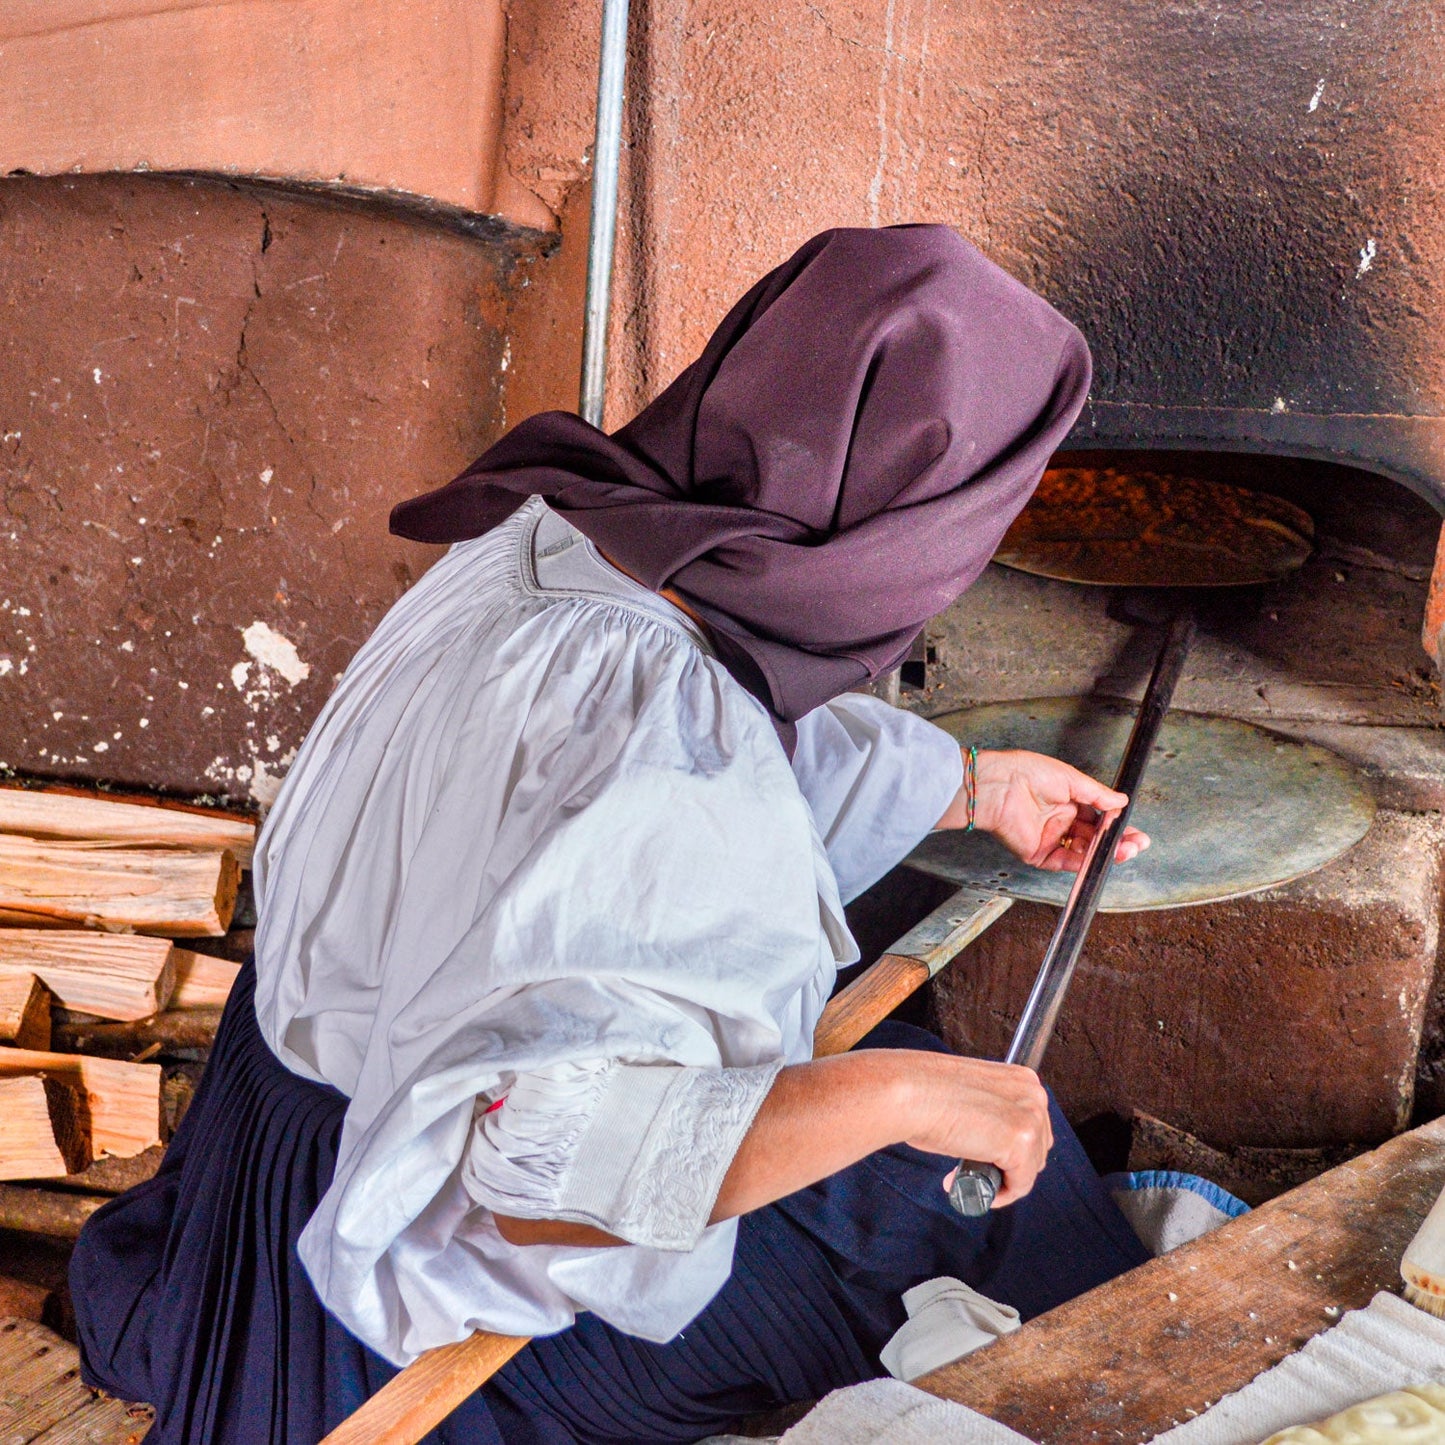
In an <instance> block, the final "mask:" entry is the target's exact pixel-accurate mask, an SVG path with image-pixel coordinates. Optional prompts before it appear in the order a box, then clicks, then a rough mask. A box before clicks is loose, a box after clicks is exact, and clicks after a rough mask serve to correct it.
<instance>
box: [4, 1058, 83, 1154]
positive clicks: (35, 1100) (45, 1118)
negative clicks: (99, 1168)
mask: <svg viewBox="0 0 1445 1445" xmlns="http://www.w3.org/2000/svg"><path fill="white" fill-rule="evenodd" d="M87 1114H88V1111H87V1109H86V1104H85V1099H84V1098H83V1097H82V1095H81V1093H80V1091H79V1090H78V1089H75V1088H72V1087H71V1086H70V1085H69V1084H63V1083H61V1082H60V1080H58V1079H51V1078H45V1077H43V1076H42V1075H39V1074H31V1075H28V1076H27V1077H24V1078H18V1079H0V1179H63V1178H64V1177H65V1176H66V1175H67V1174H71V1173H74V1172H75V1170H77V1169H83V1168H84V1167H85V1166H86V1165H87V1164H88V1163H90V1159H91V1150H90V1128H89V1119H88V1117H87Z"/></svg>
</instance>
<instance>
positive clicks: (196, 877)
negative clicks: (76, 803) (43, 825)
mask: <svg viewBox="0 0 1445 1445" xmlns="http://www.w3.org/2000/svg"><path fill="white" fill-rule="evenodd" d="M240 881H241V870H240V868H239V867H237V865H236V859H235V856H234V854H231V853H226V852H220V853H217V852H214V851H205V852H202V851H198V850H192V849H181V848H128V847H117V846H113V845H108V844H92V843H83V842H76V841H74V840H71V839H60V840H58V841H54V842H47V841H45V840H44V839H36V838H27V837H23V836H21V835H20V834H18V833H0V923H14V924H20V925H26V924H28V925H30V926H31V927H42V928H43V927H51V928H54V927H67V926H70V927H74V926H77V925H79V926H83V927H87V928H108V929H112V930H116V929H118V930H123V931H127V932H129V931H134V932H136V933H153V934H164V935H166V936H174V937H177V938H181V937H195V936H198V935H215V934H221V933H224V932H225V931H226V929H227V928H228V927H229V926H230V923H231V912H232V910H233V909H234V907H235V904H236V889H237V887H238V886H239V885H240Z"/></svg>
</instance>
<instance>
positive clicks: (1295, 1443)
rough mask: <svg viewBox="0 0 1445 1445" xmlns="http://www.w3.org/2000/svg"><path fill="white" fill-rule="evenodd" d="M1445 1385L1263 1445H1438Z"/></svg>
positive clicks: (1444, 1423) (1396, 1396) (1394, 1394)
mask: <svg viewBox="0 0 1445 1445" xmlns="http://www.w3.org/2000/svg"><path fill="white" fill-rule="evenodd" d="M1441 1442H1445V1385H1410V1386H1408V1387H1407V1388H1405V1389H1403V1390H1392V1391H1391V1392H1390V1393H1389V1394H1388V1395H1376V1396H1375V1397H1374V1399H1372V1400H1365V1401H1363V1402H1362V1403H1361V1404H1358V1405H1351V1406H1350V1408H1349V1409H1348V1410H1341V1411H1340V1412H1339V1414H1338V1415H1331V1416H1330V1417H1329V1419H1328V1420H1321V1421H1320V1422H1319V1423H1318V1424H1315V1425H1291V1426H1290V1427H1289V1429H1288V1430H1278V1431H1276V1432H1275V1433H1274V1434H1273V1435H1271V1436H1270V1437H1269V1439H1268V1440H1266V1441H1265V1442H1264V1445H1441Z"/></svg>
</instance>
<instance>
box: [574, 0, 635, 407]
mask: <svg viewBox="0 0 1445 1445" xmlns="http://www.w3.org/2000/svg"><path fill="white" fill-rule="evenodd" d="M627 3H628V0H602V61H601V64H600V65H599V67H598V70H597V134H596V137H595V139H594V141H593V145H592V220H591V228H590V230H589V232H588V237H587V302H586V310H585V314H584V318H583V324H582V387H581V402H580V405H579V406H578V410H579V411H580V412H581V414H582V418H583V420H584V421H590V422H591V423H592V425H593V426H597V427H600V426H601V425H602V403H603V395H604V392H605V389H606V385H607V318H608V314H609V312H610V310H611V302H612V252H613V249H614V245H615V243H616V239H617V171H618V163H619V161H620V159H621V155H622V82H623V79H624V77H625V75H626V73H627Z"/></svg>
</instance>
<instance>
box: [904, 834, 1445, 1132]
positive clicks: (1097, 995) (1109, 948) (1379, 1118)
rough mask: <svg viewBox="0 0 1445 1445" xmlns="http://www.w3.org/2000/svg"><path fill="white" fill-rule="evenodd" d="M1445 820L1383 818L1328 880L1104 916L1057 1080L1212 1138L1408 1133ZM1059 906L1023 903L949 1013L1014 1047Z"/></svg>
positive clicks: (942, 1021)
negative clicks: (1184, 905)
mask: <svg viewBox="0 0 1445 1445" xmlns="http://www.w3.org/2000/svg"><path fill="white" fill-rule="evenodd" d="M1442 853H1445V820H1442V819H1441V818H1440V817H1438V816H1436V815H1411V814H1406V813H1399V812H1390V811H1382V812H1381V813H1380V814H1379V815H1378V816H1377V819H1376V822H1375V825H1374V827H1373V828H1372V829H1371V831H1370V832H1369V834H1367V836H1366V837H1365V839H1364V840H1363V841H1362V842H1361V843H1360V844H1359V845H1358V846H1357V847H1356V848H1355V849H1353V850H1352V851H1351V852H1350V853H1348V854H1346V855H1345V856H1344V857H1343V858H1340V859H1338V860H1337V861H1336V862H1334V863H1332V864H1330V865H1329V866H1328V867H1326V868H1323V869H1321V870H1320V871H1319V872H1318V873H1315V874H1312V875H1310V876H1309V877H1307V878H1303V879H1299V880H1297V881H1295V882H1293V883H1290V884H1287V885H1285V886H1283V887H1280V888H1275V889H1271V890H1269V891H1267V892H1264V893H1260V894H1256V895H1254V896H1252V897H1248V898H1242V899H1236V900H1232V901H1230V902H1226V903H1218V904H1208V905H1204V906H1201V907H1196V908H1184V909H1178V910H1170V911H1166V912H1161V913H1139V914H1114V915H1108V916H1101V917H1099V918H1097V919H1096V920H1095V922H1094V926H1093V929H1092V930H1091V932H1090V935H1089V940H1088V943H1087V944H1086V946H1085V949H1084V954H1083V958H1082V960H1081V962H1080V965H1079V972H1078V974H1077V976H1076V978H1075V980H1074V984H1073V987H1072V990H1071V992H1070V995H1069V997H1068V1000H1067V1001H1066V1003H1065V1006H1064V1011H1063V1014H1062V1016H1061V1018H1060V1021H1059V1026H1058V1031H1057V1033H1056V1035H1055V1037H1054V1040H1053V1043H1052V1044H1051V1046H1050V1051H1049V1055H1048V1058H1047V1060H1046V1061H1045V1065H1044V1069H1043V1075H1044V1078H1045V1081H1046V1082H1047V1083H1049V1084H1050V1085H1051V1086H1052V1087H1053V1089H1054V1090H1055V1091H1056V1092H1057V1094H1058V1095H1059V1098H1060V1100H1061V1102H1062V1104H1063V1106H1064V1109H1065V1111H1066V1112H1067V1113H1068V1114H1069V1115H1070V1116H1071V1117H1072V1118H1074V1119H1076V1120H1081V1119H1085V1118H1088V1117H1090V1116H1092V1115H1094V1114H1098V1113H1102V1112H1113V1113H1118V1114H1120V1115H1124V1116H1127V1115H1129V1114H1130V1112H1131V1111H1133V1110H1135V1109H1140V1110H1143V1111H1145V1112H1147V1113H1149V1114H1153V1115H1155V1116H1157V1117H1158V1118H1161V1119H1164V1120H1166V1121H1167V1122H1169V1123H1170V1124H1173V1125H1175V1126H1176V1127H1178V1128H1181V1129H1186V1130H1188V1131H1189V1132H1190V1133H1192V1134H1195V1135H1197V1136H1198V1137H1200V1138H1201V1139H1204V1140H1205V1141H1207V1142H1208V1143H1210V1144H1213V1145H1215V1146H1216V1147H1224V1148H1228V1147H1232V1146H1237V1145H1253V1146H1264V1147H1276V1148H1308V1147H1318V1146H1327V1145H1331V1144H1336V1143H1355V1144H1359V1143H1365V1142H1372V1141H1377V1140H1379V1139H1383V1138H1385V1137H1386V1136H1387V1135H1389V1134H1391V1133H1392V1132H1394V1131H1396V1130H1398V1129H1400V1128H1402V1127H1404V1125H1405V1124H1406V1123H1407V1122H1408V1120H1409V1118H1410V1114H1411V1108H1412V1104H1413V1100H1414V1092H1415V1081H1416V1068H1417V1062H1418V1056H1419V1053H1420V1048H1421V1038H1422V1032H1423V1029H1424V1025H1425V1020H1426V1013H1427V1004H1428V1002H1429V996H1430V991H1431V985H1432V981H1433V978H1434V972H1435V954H1436V946H1437V940H1438V935H1439V924H1438V911H1439V897H1440V882H1441V858H1442ZM1056 916H1057V914H1056V912H1055V910H1054V909H1052V908H1049V907H1047V906H1045V905H1042V904H1027V903H1018V904H1015V906H1014V907H1013V909H1012V910H1010V912H1009V913H1008V914H1007V915H1006V916H1005V917H1004V918H1003V919H1001V920H1000V921H999V922H998V923H997V924H995V925H994V927H993V928H992V929H991V930H990V931H989V932H988V933H987V934H985V935H984V936H983V937H982V938H981V939H979V941H978V942H977V943H976V944H975V945H974V946H973V948H972V949H970V950H969V953H968V954H967V955H965V956H964V957H963V958H961V959H960V960H959V961H958V963H957V964H956V965H955V967H954V968H953V969H952V970H951V971H950V972H949V973H948V974H946V975H944V976H943V977H942V978H940V979H939V980H938V981H936V983H935V984H934V993H933V1002H932V1007H933V1012H934V1015H935V1022H936V1026H937V1027H938V1028H939V1030H940V1032H941V1033H942V1034H943V1036H944V1037H945V1038H946V1039H947V1040H948V1042H949V1043H950V1044H951V1045H952V1046H953V1047H955V1048H957V1049H959V1050H960V1051H961V1052H965V1053H970V1054H979V1055H984V1056H990V1057H999V1056H1001V1055H1002V1054H1003V1052H1004V1050H1005V1049H1006V1047H1007V1044H1008V1040H1009V1037H1010V1034H1011V1032H1012V1029H1013V1025H1014V1022H1015V1020H1016V1019H1017V1016H1018V1013H1019V1011H1020V1010H1021V1008H1022V1006H1023V1002H1024V999H1025V998H1026V997H1027V993H1028V989H1029V987H1030V985H1031V984H1032V982H1033V978H1034V975H1035V973H1036V971H1037V968H1038V964H1039V961H1040V959H1041V958H1042V957H1043V953H1044V948H1045V946H1046V944H1047V942H1048V937H1049V934H1050V932H1051V931H1052V928H1053V923H1054V920H1055V918H1056Z"/></svg>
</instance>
